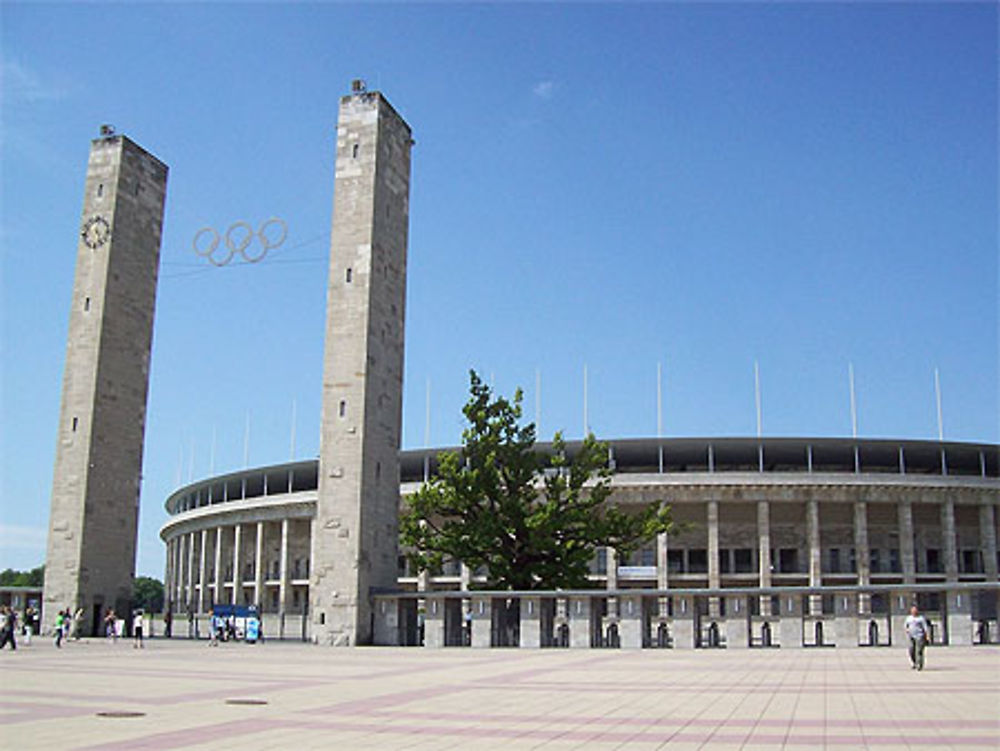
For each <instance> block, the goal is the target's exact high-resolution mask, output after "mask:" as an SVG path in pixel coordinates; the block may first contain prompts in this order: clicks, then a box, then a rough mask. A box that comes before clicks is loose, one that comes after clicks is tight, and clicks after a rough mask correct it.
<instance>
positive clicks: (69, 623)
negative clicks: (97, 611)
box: [52, 608, 83, 648]
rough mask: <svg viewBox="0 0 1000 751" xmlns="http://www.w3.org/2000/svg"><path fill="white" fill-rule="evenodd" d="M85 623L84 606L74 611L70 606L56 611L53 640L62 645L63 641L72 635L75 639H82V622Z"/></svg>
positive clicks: (57, 644)
mask: <svg viewBox="0 0 1000 751" xmlns="http://www.w3.org/2000/svg"><path fill="white" fill-rule="evenodd" d="M82 623H83V608H77V609H76V612H75V613H74V612H73V611H71V610H70V609H69V608H66V609H65V610H60V611H59V612H58V613H56V625H55V629H54V631H53V634H52V636H53V639H52V641H53V642H54V643H55V645H56V646H57V647H60V648H61V647H62V643H63V641H65V640H68V639H69V638H70V636H72V637H73V639H74V640H79V639H80V624H82Z"/></svg>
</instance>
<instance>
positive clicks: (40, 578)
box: [0, 563, 45, 587]
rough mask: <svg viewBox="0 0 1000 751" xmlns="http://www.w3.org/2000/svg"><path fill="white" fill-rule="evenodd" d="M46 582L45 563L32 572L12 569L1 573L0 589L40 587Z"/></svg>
mask: <svg viewBox="0 0 1000 751" xmlns="http://www.w3.org/2000/svg"><path fill="white" fill-rule="evenodd" d="M44 581H45V564H44V563H43V564H42V565H41V566H36V567H35V568H33V569H31V570H30V571H15V570H14V569H12V568H8V569H4V570H3V571H0V587H40V586H42V584H43V583H44Z"/></svg>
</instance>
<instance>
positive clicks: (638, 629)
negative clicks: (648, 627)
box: [618, 595, 643, 649]
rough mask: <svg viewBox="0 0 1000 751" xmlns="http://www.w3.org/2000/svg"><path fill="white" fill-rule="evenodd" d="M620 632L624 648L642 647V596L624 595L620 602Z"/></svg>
mask: <svg viewBox="0 0 1000 751" xmlns="http://www.w3.org/2000/svg"><path fill="white" fill-rule="evenodd" d="M618 619H619V620H618V633H619V634H620V636H621V645H622V648H623V649H642V641H643V640H642V629H643V620H642V597H641V596H638V595H624V596H622V597H621V598H620V601H619V603H618Z"/></svg>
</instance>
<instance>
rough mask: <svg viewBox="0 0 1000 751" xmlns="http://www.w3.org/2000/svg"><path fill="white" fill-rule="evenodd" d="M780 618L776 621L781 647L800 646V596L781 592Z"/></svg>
mask: <svg viewBox="0 0 1000 751" xmlns="http://www.w3.org/2000/svg"><path fill="white" fill-rule="evenodd" d="M778 599H779V601H780V603H781V619H780V620H779V622H778V638H779V639H780V640H781V648H782V649H790V648H796V647H801V646H802V597H801V596H800V595H797V594H787V593H786V594H783V595H781V597H780V598H778Z"/></svg>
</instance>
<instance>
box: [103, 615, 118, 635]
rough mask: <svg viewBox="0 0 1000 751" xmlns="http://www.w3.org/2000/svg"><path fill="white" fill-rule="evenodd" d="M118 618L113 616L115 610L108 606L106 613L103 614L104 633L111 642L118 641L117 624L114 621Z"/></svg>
mask: <svg viewBox="0 0 1000 751" xmlns="http://www.w3.org/2000/svg"><path fill="white" fill-rule="evenodd" d="M116 620H118V618H117V616H115V611H114V610H113V609H112V608H108V612H107V614H106V615H105V616H104V635H105V636H106V637H107V638H108V639H110V640H111V641H113V642H116V641H118V630H117V628H116V626H117V624H116V623H115V621H116Z"/></svg>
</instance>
